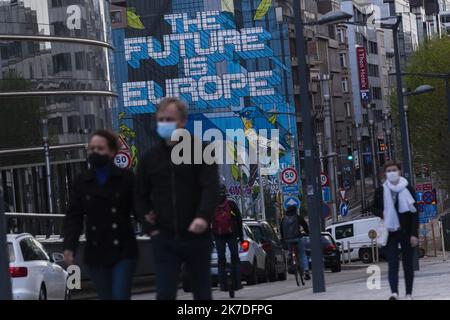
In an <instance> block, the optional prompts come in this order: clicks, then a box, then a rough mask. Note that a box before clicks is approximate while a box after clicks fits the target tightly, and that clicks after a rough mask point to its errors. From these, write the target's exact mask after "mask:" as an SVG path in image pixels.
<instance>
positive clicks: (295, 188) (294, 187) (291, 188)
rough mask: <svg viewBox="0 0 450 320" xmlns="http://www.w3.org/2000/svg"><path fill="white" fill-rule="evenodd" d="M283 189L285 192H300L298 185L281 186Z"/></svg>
mask: <svg viewBox="0 0 450 320" xmlns="http://www.w3.org/2000/svg"><path fill="white" fill-rule="evenodd" d="M281 190H282V191H283V194H291V193H294V194H298V185H296V184H295V185H288V186H281Z"/></svg>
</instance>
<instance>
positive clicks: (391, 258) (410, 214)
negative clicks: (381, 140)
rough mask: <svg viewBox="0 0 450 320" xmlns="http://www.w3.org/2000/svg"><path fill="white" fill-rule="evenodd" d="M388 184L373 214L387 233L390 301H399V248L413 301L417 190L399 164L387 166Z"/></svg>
mask: <svg viewBox="0 0 450 320" xmlns="http://www.w3.org/2000/svg"><path fill="white" fill-rule="evenodd" d="M384 172H385V175H386V181H385V182H384V184H383V185H382V186H381V187H379V188H378V189H377V190H375V197H374V203H373V207H372V212H373V214H374V215H376V216H378V217H380V218H382V219H384V226H385V227H386V229H387V231H388V232H389V233H388V241H387V244H386V247H385V252H386V257H387V260H388V265H389V271H388V273H389V276H388V278H389V285H390V287H391V292H392V294H391V296H390V298H389V299H390V300H397V299H398V269H399V249H398V247H399V245H400V246H401V256H402V262H403V271H404V273H405V285H406V299H411V295H412V289H413V281H414V269H413V258H414V255H413V250H414V249H413V248H414V247H416V246H417V245H418V242H419V240H418V233H419V218H418V211H417V208H416V200H415V199H414V194H415V192H414V189H413V188H411V186H409V183H408V180H406V179H405V178H403V177H402V176H401V175H400V164H399V163H397V162H395V161H387V162H386V164H385V165H384Z"/></svg>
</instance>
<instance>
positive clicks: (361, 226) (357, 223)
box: [326, 217, 381, 263]
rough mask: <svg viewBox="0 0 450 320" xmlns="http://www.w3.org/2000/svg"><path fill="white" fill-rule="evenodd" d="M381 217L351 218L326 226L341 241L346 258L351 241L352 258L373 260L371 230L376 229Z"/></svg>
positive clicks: (366, 260) (363, 260) (365, 260)
mask: <svg viewBox="0 0 450 320" xmlns="http://www.w3.org/2000/svg"><path fill="white" fill-rule="evenodd" d="M380 220H381V219H380V218H379V217H373V218H365V219H358V220H350V221H345V222H339V223H336V224H332V225H330V226H328V227H327V228H326V231H327V232H329V233H331V235H332V236H333V238H334V239H335V240H336V242H340V243H341V248H342V253H343V254H344V255H343V257H344V259H345V258H347V257H348V243H349V242H350V259H351V260H361V261H362V262H364V263H371V262H372V261H373V259H372V258H373V257H372V248H371V239H370V238H369V231H370V230H376V229H377V227H378V224H379V223H380Z"/></svg>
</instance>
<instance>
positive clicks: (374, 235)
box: [368, 229, 377, 240]
mask: <svg viewBox="0 0 450 320" xmlns="http://www.w3.org/2000/svg"><path fill="white" fill-rule="evenodd" d="M368 236H369V239H372V240H375V239H376V238H377V232H376V230H374V229H370V230H369V233H368Z"/></svg>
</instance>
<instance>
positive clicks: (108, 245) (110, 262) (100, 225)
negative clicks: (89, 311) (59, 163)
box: [64, 130, 138, 300]
mask: <svg viewBox="0 0 450 320" xmlns="http://www.w3.org/2000/svg"><path fill="white" fill-rule="evenodd" d="M118 150H119V143H118V138H117V136H116V135H115V134H114V133H112V132H110V131H107V130H98V131H96V132H95V133H94V134H93V135H92V136H91V137H90V139H89V145H88V155H89V157H88V161H89V170H87V171H86V172H83V173H81V174H80V175H79V176H78V177H77V178H76V179H75V181H74V184H73V187H72V192H71V197H70V203H69V208H68V210H67V213H66V217H65V219H64V249H65V251H64V258H65V262H66V263H67V264H68V265H72V264H74V263H75V262H76V263H77V264H80V263H81V261H80V260H78V259H76V252H77V248H78V244H79V237H80V235H81V234H84V235H85V236H86V242H85V245H84V250H83V251H84V261H83V262H84V266H85V268H83V270H82V271H86V273H87V275H88V276H89V278H90V279H91V280H92V281H93V283H94V286H95V288H96V290H97V293H98V296H99V298H100V299H102V300H127V299H129V298H130V294H131V282H132V277H133V273H134V269H135V265H136V260H137V256H138V250H137V244H136V237H135V233H134V230H133V224H132V214H133V200H134V191H133V180H134V179H133V173H132V172H131V171H129V170H126V169H120V168H118V167H116V166H115V165H114V162H113V159H114V156H115V154H116V153H117V151H118ZM83 225H85V230H83ZM75 260H77V261H75Z"/></svg>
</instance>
